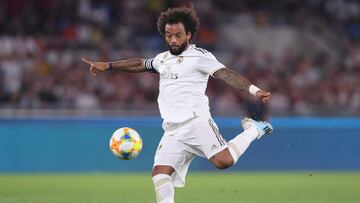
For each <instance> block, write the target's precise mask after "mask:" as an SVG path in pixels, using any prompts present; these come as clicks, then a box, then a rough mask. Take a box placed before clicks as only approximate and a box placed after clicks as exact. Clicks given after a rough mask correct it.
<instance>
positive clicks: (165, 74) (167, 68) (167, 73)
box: [160, 66, 179, 80]
mask: <svg viewBox="0 0 360 203" xmlns="http://www.w3.org/2000/svg"><path fill="white" fill-rule="evenodd" d="M178 75H179V73H174V72H172V71H171V66H165V70H164V71H163V72H162V73H160V78H161V79H171V80H176V79H178V78H179V76H178Z"/></svg>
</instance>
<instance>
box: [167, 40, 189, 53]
mask: <svg viewBox="0 0 360 203" xmlns="http://www.w3.org/2000/svg"><path fill="white" fill-rule="evenodd" d="M187 45H188V43H187V42H184V43H183V44H181V45H180V46H177V45H172V46H171V45H169V51H170V53H171V54H172V55H175V56H178V55H180V54H181V53H182V52H183V51H184V50H185V49H186V47H187Z"/></svg>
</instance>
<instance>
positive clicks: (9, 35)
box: [0, 0, 360, 202]
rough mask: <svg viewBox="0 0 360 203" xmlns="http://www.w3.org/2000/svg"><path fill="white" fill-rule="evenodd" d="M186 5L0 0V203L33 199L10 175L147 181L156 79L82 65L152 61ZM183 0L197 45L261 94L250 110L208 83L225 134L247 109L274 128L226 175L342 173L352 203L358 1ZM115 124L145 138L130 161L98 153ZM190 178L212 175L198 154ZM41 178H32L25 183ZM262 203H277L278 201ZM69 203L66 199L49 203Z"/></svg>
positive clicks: (141, 0) (156, 135) (358, 105)
mask: <svg viewBox="0 0 360 203" xmlns="http://www.w3.org/2000/svg"><path fill="white" fill-rule="evenodd" d="M189 2H190V1H165V0H149V1H145V0H136V1H131V0H119V1H116V0H112V1H101V0H80V1H75V0H65V1H61V0H28V1H26V0H0V172H1V173H0V202H32V201H31V200H27V201H25V199H26V198H24V199H22V198H23V196H22V192H21V191H22V189H24V188H21V187H17V186H19V185H26V184H24V182H22V181H21V180H20V182H19V184H18V185H17V186H16V187H14V188H15V189H14V191H13V193H11V192H9V191H8V190H7V187H8V188H11V186H10V185H11V183H15V182H16V181H15V179H16V178H19V177H22V176H23V175H24V174H30V175H32V174H33V173H36V174H37V175H39V174H40V175H41V174H43V173H44V176H46V175H45V174H48V173H49V172H51V173H54V172H56V173H60V174H62V173H64V172H67V173H69V172H71V174H72V172H81V173H80V174H88V173H89V172H96V174H97V173H99V174H100V175H99V176H101V174H102V173H103V172H115V173H116V174H120V175H121V174H125V173H127V172H134V171H136V172H139V173H138V174H139V176H140V175H141V174H143V172H144V173H149V172H150V170H151V167H152V160H153V154H154V151H155V148H156V145H157V142H158V141H159V139H160V138H161V135H162V129H161V128H160V126H161V120H160V118H159V113H158V109H157V104H156V96H157V92H158V88H157V83H158V76H157V75H156V74H149V73H141V74H127V73H116V74H113V73H104V74H100V75H98V76H97V77H96V78H94V77H92V76H91V75H90V74H89V72H88V66H86V65H85V64H83V63H82V62H81V58H82V57H86V58H89V59H92V60H104V61H108V60H119V59H123V58H129V57H139V56H140V57H144V58H146V57H153V56H154V55H155V54H157V53H159V52H161V51H163V50H165V49H166V46H165V44H164V42H163V39H162V37H161V36H160V35H159V34H158V33H157V31H156V20H157V17H158V15H159V14H160V12H161V11H164V10H165V9H166V8H168V7H172V6H178V5H185V4H189ZM192 3H193V5H194V6H195V8H196V10H197V13H198V15H199V17H200V22H201V26H200V30H199V33H198V35H197V36H196V38H195V41H196V44H197V46H199V47H202V48H205V49H208V50H209V51H211V52H213V53H214V55H215V56H217V58H218V60H219V61H221V62H222V63H224V64H225V65H227V66H228V67H231V68H233V69H235V70H237V71H239V72H241V73H242V74H244V75H245V76H246V77H248V78H249V79H250V80H251V81H253V82H254V83H255V84H257V85H258V86H259V87H261V88H264V89H267V90H270V91H271V92H272V100H271V102H270V103H269V104H267V105H262V104H261V103H259V102H258V101H255V100H253V98H252V97H251V96H248V95H247V94H243V93H238V92H235V91H234V90H233V89H231V88H230V87H228V86H227V85H225V84H223V83H221V82H219V81H216V80H214V79H210V83H209V87H208V89H207V95H208V96H209V99H210V107H211V111H212V114H213V115H214V116H215V120H216V121H217V123H218V125H219V127H220V131H221V133H222V134H223V135H224V137H226V138H227V139H229V138H231V137H233V136H234V135H235V134H237V133H239V132H240V131H241V128H240V125H239V123H240V120H241V118H242V117H243V116H244V115H249V114H252V113H254V112H256V113H257V115H261V116H262V117H263V118H266V119H269V120H270V121H271V122H272V123H273V124H274V127H275V132H274V134H273V135H272V136H269V137H265V138H264V139H261V140H260V141H257V142H255V143H254V144H253V146H251V147H250V149H249V151H248V152H247V153H246V154H245V155H244V157H243V158H242V159H241V160H240V161H239V163H238V164H237V165H236V167H233V168H232V169H230V170H228V171H230V172H231V173H232V174H233V173H234V174H242V173H244V172H248V171H262V172H259V174H260V173H261V174H262V173H267V172H268V171H277V172H278V171H292V172H294V173H295V174H297V172H298V171H301V172H305V173H306V174H309V175H311V174H314V173H319V176H320V174H326V172H328V171H331V172H334V171H335V172H336V173H338V172H339V173H341V174H342V175H344V174H345V175H346V174H353V175H349V176H350V177H351V178H350V180H351V181H350V182H351V184H348V183H347V184H345V186H347V187H345V186H344V185H342V186H344V187H343V188H344V189H346V191H347V192H341V193H340V195H339V196H338V197H340V199H339V201H338V200H337V199H336V198H335V200H334V201H333V202H359V201H360V197H359V195H358V194H357V193H356V192H353V191H354V190H355V189H356V188H355V187H357V188H358V187H360V186H359V185H358V183H359V182H360V176H359V173H358V172H357V171H358V170H359V169H360V158H359V157H360V150H359V147H358V144H359V143H360V135H359V134H360V133H359V128H360V118H359V115H360V89H359V88H358V87H359V86H360V3H359V2H358V1H350V0H329V1H323V0H315V1H314V0H313V1H311V0H305V1H296V0H280V1H271V0H270V1H265V0H243V1H230V0H211V1H206V0H196V1H192ZM122 126H130V127H133V128H135V129H137V130H138V131H139V132H140V133H141V135H142V136H143V139H144V150H143V152H142V153H141V155H140V156H139V157H138V158H137V159H135V160H133V161H129V162H124V161H118V160H116V159H115V158H114V157H113V156H112V155H111V153H110V151H109V150H108V148H107V144H108V138H109V137H110V135H111V133H112V132H113V131H114V130H115V129H117V128H119V127H122ZM191 171H197V173H199V172H204V171H206V172H215V169H214V167H212V166H211V165H210V164H209V163H208V162H207V161H206V160H204V159H196V160H195V162H194V163H193V165H192V166H191ZM353 171H355V172H353ZM225 173H226V172H225ZM216 174H218V175H215V174H212V175H214V176H215V177H217V176H219V177H220V174H219V173H216ZM190 175H191V173H190ZM8 176H10V179H7V177H8ZM104 176H106V175H104ZM194 176H195V177H197V176H196V173H195V175H194ZM235 176H236V175H234V176H233V178H235ZM260 176H261V175H260ZM145 177H146V176H145ZM190 177H191V176H190ZM332 177H336V175H334V176H332ZM122 178H124V176H122ZM146 178H147V179H149V178H148V177H146ZM243 178H244V177H243ZM40 179H41V177H37V176H36V177H35V178H34V183H37V182H38V181H39V180H40ZM245 179H246V178H245ZM340 179H341V180H344V179H346V178H344V177H342V176H341V178H340ZM284 180H285V178H284ZM120 181H121V180H120ZM276 181H278V182H279V184H281V181H282V179H281V178H280V179H276ZM294 181H299V180H298V179H294ZM83 182H86V181H84V180H83ZM200 182H201V181H200ZM334 182H340V183H341V181H340V180H339V179H336V180H334ZM334 182H332V183H334ZM51 184H55V183H53V182H51V183H50V185H51ZM70 184H72V183H70ZM140 184H142V183H141V181H140ZM189 184H191V182H190V183H189ZM194 184H196V183H194ZM354 184H355V185H354ZM356 184H357V185H356ZM35 185H36V184H35ZM55 185H56V184H55ZM145 185H146V184H145ZM265 185H266V184H265ZM314 185H315V184H312V183H310V186H314ZM325 185H326V184H325ZM327 185H330V186H331V185H333V184H327ZM306 186H309V185H306ZM66 187H68V185H67V186H66ZM190 187H191V186H190ZM149 188H150V189H149ZM149 188H147V189H146V190H148V189H149V190H151V184H150V185H149ZM309 188H311V187H309ZM321 188H322V186H320V189H321ZM323 188H326V187H325V186H324V187H323ZM334 188H337V186H336V185H334ZM317 189H318V188H317ZM33 190H34V191H36V190H35V189H34V188H33ZM324 190H326V189H324ZM336 190H338V189H336ZM30 191H31V190H30ZM40 191H41V192H42V191H43V190H40ZM41 192H40V193H41ZM222 192H224V191H222ZM49 193H50V194H52V193H51V192H49ZM235 193H236V192H235ZM331 193H332V190H328V191H327V192H324V194H326V195H330V194H331ZM289 194H292V191H291V190H290V192H289ZM123 195H125V196H126V194H123ZM232 195H233V194H232ZM230 196H231V195H230ZM309 196H311V195H309ZM17 197H18V199H17ZM151 197H152V196H151ZM183 197H184V196H181V193H180V197H179V198H183ZM213 198H214V197H213ZM94 199H95V200H96V198H94ZM195 199H196V198H195ZM234 199H235V198H234ZM234 199H230V200H228V202H232V201H234ZM300 199H301V198H300ZM46 200H48V199H46ZM46 200H43V201H40V200H39V199H35V200H34V201H33V202H47V201H46ZM250 200H251V199H250ZM265 200H267V201H268V202H272V201H273V202H281V201H280V200H281V199H279V197H272V199H271V198H270V199H265ZM265 200H264V201H265ZM290 200H293V202H296V201H295V200H297V199H296V198H293V199H291V198H290ZM290 200H289V201H290ZM317 200H318V201H316V199H315V200H314V198H313V201H314V202H321V201H320V200H319V199H317ZM68 201H74V199H70V200H69V199H67V200H65V199H64V197H60V200H58V201H57V202H68ZM84 201H86V202H91V201H89V199H84ZM183 201H184V202H188V201H185V200H184V199H183ZM214 201H216V200H214ZM289 201H285V202H289ZM52 202H56V201H52ZM75 202H81V201H75ZM108 202H111V201H108ZM120 202H121V201H120ZM131 202H136V201H131ZM139 202H145V201H139ZM149 202H152V201H151V200H149ZM208 202H210V200H208ZM234 202H235V201H234ZM236 202H237V201H236ZM254 202H256V201H254ZM260 202H261V201H260ZM307 202H309V201H308V200H307ZM324 202H329V201H328V200H326V201H325V200H324ZM330 202H331V201H330Z"/></svg>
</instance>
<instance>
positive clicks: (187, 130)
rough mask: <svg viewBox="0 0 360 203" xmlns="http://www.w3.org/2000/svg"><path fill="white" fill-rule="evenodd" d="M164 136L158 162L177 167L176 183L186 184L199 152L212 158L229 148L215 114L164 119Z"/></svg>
mask: <svg viewBox="0 0 360 203" xmlns="http://www.w3.org/2000/svg"><path fill="white" fill-rule="evenodd" d="M163 129H164V136H163V137H162V139H161V141H160V143H159V146H158V148H157V151H156V154H155V160H154V166H157V165H166V166H171V167H173V168H174V169H175V172H174V173H173V175H172V178H173V183H174V186H175V187H184V186H185V176H186V173H187V171H188V168H189V165H190V163H191V161H192V160H193V158H194V157H195V156H200V157H206V158H207V159H210V158H211V157H212V156H214V155H215V154H217V153H218V152H220V151H222V150H224V149H225V148H227V143H226V141H225V140H224V138H223V137H222V136H221V135H220V132H219V128H218V127H217V125H216V124H215V122H214V121H213V119H212V118H209V117H194V118H191V119H189V120H186V121H184V122H181V123H166V122H164V123H163Z"/></svg>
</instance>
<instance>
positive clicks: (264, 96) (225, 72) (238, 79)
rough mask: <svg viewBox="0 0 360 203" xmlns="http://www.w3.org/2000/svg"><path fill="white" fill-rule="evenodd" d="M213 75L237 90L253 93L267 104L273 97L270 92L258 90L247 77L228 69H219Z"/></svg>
mask: <svg viewBox="0 0 360 203" xmlns="http://www.w3.org/2000/svg"><path fill="white" fill-rule="evenodd" d="M213 75H214V77H215V78H217V79H220V80H222V81H225V82H226V83H227V84H228V85H230V86H231V87H233V88H235V89H237V90H241V91H249V92H251V93H253V94H254V95H255V96H256V97H258V98H261V100H262V101H263V102H267V101H268V100H269V99H270V97H271V93H270V92H267V91H264V90H260V89H257V88H256V86H254V85H252V84H251V82H250V81H249V80H248V79H247V78H246V77H244V76H242V75H241V74H240V73H237V72H235V71H233V70H230V69H228V68H222V69H219V70H218V71H216V72H215V73H214V74H213Z"/></svg>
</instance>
